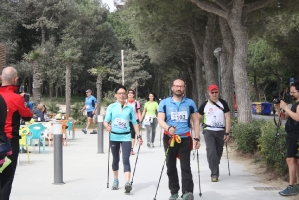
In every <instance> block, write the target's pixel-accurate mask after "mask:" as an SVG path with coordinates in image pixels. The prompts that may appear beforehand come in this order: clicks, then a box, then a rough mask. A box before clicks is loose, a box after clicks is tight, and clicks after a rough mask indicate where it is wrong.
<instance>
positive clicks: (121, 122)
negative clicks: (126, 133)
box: [113, 118, 129, 130]
mask: <svg viewBox="0 0 299 200" xmlns="http://www.w3.org/2000/svg"><path fill="white" fill-rule="evenodd" d="M128 124H129V121H128V120H125V119H121V118H116V119H115V120H114V124H113V125H114V128H119V129H124V130H126V129H127V128H128Z"/></svg>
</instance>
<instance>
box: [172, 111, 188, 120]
mask: <svg viewBox="0 0 299 200" xmlns="http://www.w3.org/2000/svg"><path fill="white" fill-rule="evenodd" d="M170 115H171V120H172V121H176V122H186V121H187V119H188V113H187V111H180V112H171V113H170Z"/></svg>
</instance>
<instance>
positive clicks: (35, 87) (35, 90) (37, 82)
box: [32, 60, 42, 110]
mask: <svg viewBox="0 0 299 200" xmlns="http://www.w3.org/2000/svg"><path fill="white" fill-rule="evenodd" d="M32 68H33V84H32V95H33V103H34V107H33V109H34V110H35V109H36V107H37V105H38V104H39V103H40V102H41V92H40V88H41V85H42V80H41V74H40V73H39V72H38V61H37V60H34V61H33V63H32Z"/></svg>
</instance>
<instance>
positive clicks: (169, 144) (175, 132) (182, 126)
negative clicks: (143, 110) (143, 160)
mask: <svg viewBox="0 0 299 200" xmlns="http://www.w3.org/2000/svg"><path fill="white" fill-rule="evenodd" d="M171 89H172V92H173V95H172V96H171V97H168V98H166V99H163V100H162V101H161V102H160V104H159V109H158V112H159V113H158V121H159V125H160V126H161V127H162V128H163V129H164V138H163V143H164V150H165V154H166V166H167V175H168V180H169V181H168V186H169V190H170V193H171V196H170V197H169V200H176V199H177V198H178V197H179V194H178V192H179V190H180V185H179V178H178V172H177V168H176V160H177V157H179V158H180V163H181V173H182V174H181V176H182V193H183V195H182V198H183V200H193V199H194V195H193V188H194V184H193V179H192V173H191V166H190V150H192V149H193V140H194V147H195V148H196V149H198V148H199V146H200V136H199V116H198V113H197V107H196V105H195V103H194V101H193V100H191V99H188V98H186V97H184V91H185V82H184V81H183V80H181V79H176V80H175V81H174V82H173V85H172V88H171ZM191 122H193V127H194V133H195V137H194V138H193V139H192V136H191V133H190V129H191Z"/></svg>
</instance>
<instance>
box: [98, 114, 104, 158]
mask: <svg viewBox="0 0 299 200" xmlns="http://www.w3.org/2000/svg"><path fill="white" fill-rule="evenodd" d="M103 122H104V116H103V115H98V153H104V125H103Z"/></svg>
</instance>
